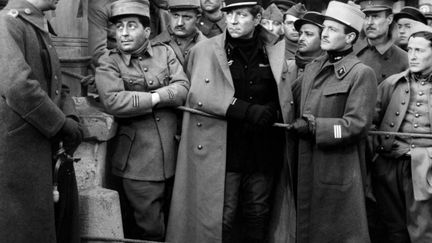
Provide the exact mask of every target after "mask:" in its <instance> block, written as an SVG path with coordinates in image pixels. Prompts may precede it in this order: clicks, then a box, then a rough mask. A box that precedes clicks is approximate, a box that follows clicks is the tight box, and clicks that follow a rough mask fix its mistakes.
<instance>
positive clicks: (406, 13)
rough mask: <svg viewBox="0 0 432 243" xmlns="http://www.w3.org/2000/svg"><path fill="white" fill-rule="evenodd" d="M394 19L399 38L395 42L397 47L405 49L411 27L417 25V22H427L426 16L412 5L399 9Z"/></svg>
mask: <svg viewBox="0 0 432 243" xmlns="http://www.w3.org/2000/svg"><path fill="white" fill-rule="evenodd" d="M394 21H395V22H396V23H397V26H398V33H399V39H398V41H397V44H398V45H399V47H401V48H402V49H404V50H405V51H406V50H407V45H408V38H409V37H410V35H411V33H412V30H411V29H412V28H414V25H418V24H419V23H422V24H427V19H426V17H425V16H424V15H423V14H422V13H421V12H420V10H418V9H417V8H414V7H404V8H402V9H401V11H400V12H399V13H397V14H395V15H394Z"/></svg>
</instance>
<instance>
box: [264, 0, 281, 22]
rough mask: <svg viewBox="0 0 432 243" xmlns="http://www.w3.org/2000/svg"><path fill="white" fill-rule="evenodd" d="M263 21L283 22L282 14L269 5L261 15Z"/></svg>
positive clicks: (272, 5) (274, 6)
mask: <svg viewBox="0 0 432 243" xmlns="http://www.w3.org/2000/svg"><path fill="white" fill-rule="evenodd" d="M262 18H263V19H268V20H273V21H279V22H281V23H282V22H283V13H282V12H281V11H280V10H279V8H278V7H277V6H276V5H275V4H274V3H272V4H270V5H269V6H268V7H267V8H266V9H265V10H264V12H263V14H262Z"/></svg>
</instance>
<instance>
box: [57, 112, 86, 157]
mask: <svg viewBox="0 0 432 243" xmlns="http://www.w3.org/2000/svg"><path fill="white" fill-rule="evenodd" d="M83 136H84V131H83V128H82V126H81V124H80V123H79V122H77V121H75V120H74V119H72V118H70V117H66V121H65V123H64V124H63V127H62V128H61V129H60V131H59V133H58V138H59V139H60V141H62V142H63V148H64V149H65V150H66V153H67V154H69V155H73V153H74V152H75V150H76V149H77V148H78V145H79V144H80V143H81V141H82V139H83Z"/></svg>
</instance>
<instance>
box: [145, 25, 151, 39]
mask: <svg viewBox="0 0 432 243" xmlns="http://www.w3.org/2000/svg"><path fill="white" fill-rule="evenodd" d="M150 34H151V29H150V27H145V28H144V35H145V38H146V39H148V38H150Z"/></svg>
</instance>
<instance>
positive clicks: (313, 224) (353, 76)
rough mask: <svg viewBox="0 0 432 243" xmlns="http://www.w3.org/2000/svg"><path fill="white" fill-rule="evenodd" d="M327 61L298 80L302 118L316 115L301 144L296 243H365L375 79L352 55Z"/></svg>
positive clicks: (313, 66) (315, 64) (317, 61)
mask: <svg viewBox="0 0 432 243" xmlns="http://www.w3.org/2000/svg"><path fill="white" fill-rule="evenodd" d="M327 59H328V55H325V56H323V57H320V58H318V59H315V60H314V61H313V62H312V63H310V64H309V65H307V66H306V68H305V71H304V74H303V78H302V81H301V103H300V114H312V115H314V116H315V117H316V131H315V135H314V136H313V137H309V138H307V137H301V138H300V141H299V152H298V187H297V188H298V190H297V242H298V243H308V242H313V243H315V242H319V243H326V242H328V243H330V242H356V243H366V242H369V234H368V228H367V219H366V209H365V200H364V175H365V146H366V136H367V132H368V130H369V127H370V125H371V122H372V116H373V111H374V106H375V101H376V96H377V85H376V78H375V74H374V72H373V70H372V69H371V68H369V67H368V66H366V65H364V64H362V63H361V62H360V61H359V60H358V59H357V58H356V57H355V56H354V55H352V54H350V55H348V56H346V57H344V58H343V59H341V60H339V61H338V62H336V63H333V64H331V63H329V62H326V61H327ZM329 222H331V223H329Z"/></svg>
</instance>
